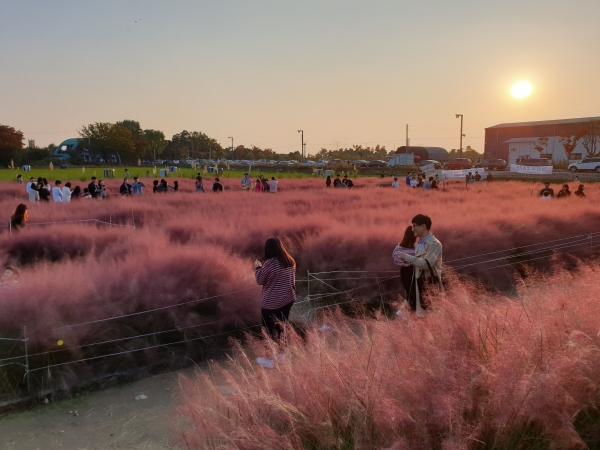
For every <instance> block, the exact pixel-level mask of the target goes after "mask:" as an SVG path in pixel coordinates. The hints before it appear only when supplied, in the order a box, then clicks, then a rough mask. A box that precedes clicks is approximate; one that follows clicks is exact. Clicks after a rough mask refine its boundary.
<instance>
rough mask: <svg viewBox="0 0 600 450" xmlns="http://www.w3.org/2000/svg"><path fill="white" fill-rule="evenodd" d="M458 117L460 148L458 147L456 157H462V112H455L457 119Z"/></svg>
mask: <svg viewBox="0 0 600 450" xmlns="http://www.w3.org/2000/svg"><path fill="white" fill-rule="evenodd" d="M459 117H460V148H459V149H458V157H459V158H462V138H463V136H464V134H463V132H462V130H463V115H462V114H456V118H457V119H458V118H459Z"/></svg>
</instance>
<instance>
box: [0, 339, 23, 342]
mask: <svg viewBox="0 0 600 450" xmlns="http://www.w3.org/2000/svg"><path fill="white" fill-rule="evenodd" d="M24 340H25V339H10V338H0V341H21V342H22V341H24Z"/></svg>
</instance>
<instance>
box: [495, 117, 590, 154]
mask: <svg viewBox="0 0 600 450" xmlns="http://www.w3.org/2000/svg"><path fill="white" fill-rule="evenodd" d="M590 133H592V134H595V135H598V134H600V117H585V118H581V119H564V120H543V121H538V122H519V123H501V124H499V125H494V126H493V127H489V128H486V129H485V150H484V151H485V155H486V156H489V157H497V158H502V159H504V160H506V161H507V162H508V163H509V164H511V163H514V162H515V161H516V159H517V158H518V157H519V156H525V155H527V156H530V157H531V158H548V159H552V160H553V161H554V162H560V161H566V160H567V153H566V152H565V148H564V146H563V143H562V142H561V138H564V137H571V138H574V137H575V136H582V135H584V136H585V135H587V136H589V135H590ZM589 141H590V140H589V138H588V139H585V138H580V139H579V140H578V141H577V145H576V146H575V149H574V150H573V152H572V153H571V158H569V159H570V160H571V161H573V160H580V159H581V158H583V157H585V156H588V155H589V154H591V153H599V152H600V142H598V143H596V144H595V145H594V142H595V141H594V140H592V142H591V143H590V142H589ZM536 147H537V149H536ZM586 147H587V148H586ZM540 148H541V149H542V150H541V151H539V149H540Z"/></svg>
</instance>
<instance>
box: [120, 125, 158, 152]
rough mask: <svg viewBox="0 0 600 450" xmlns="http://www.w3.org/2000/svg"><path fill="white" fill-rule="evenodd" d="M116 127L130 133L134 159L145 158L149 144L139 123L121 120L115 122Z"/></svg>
mask: <svg viewBox="0 0 600 450" xmlns="http://www.w3.org/2000/svg"><path fill="white" fill-rule="evenodd" d="M116 125H118V126H120V127H123V128H127V129H128V130H129V131H131V139H132V140H133V145H135V155H134V156H133V157H134V159H138V158H147V157H148V156H149V153H150V152H149V147H150V144H149V143H148V139H147V137H146V134H145V132H144V130H142V127H141V126H140V123H139V122H138V121H136V120H122V121H120V122H117V123H116Z"/></svg>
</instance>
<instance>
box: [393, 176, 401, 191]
mask: <svg viewBox="0 0 600 450" xmlns="http://www.w3.org/2000/svg"><path fill="white" fill-rule="evenodd" d="M392 187H393V188H396V189H398V188H399V187H400V184H398V178H394V181H392Z"/></svg>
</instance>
